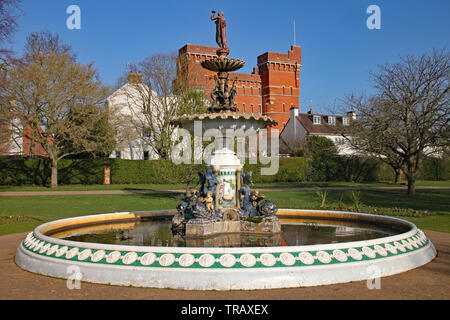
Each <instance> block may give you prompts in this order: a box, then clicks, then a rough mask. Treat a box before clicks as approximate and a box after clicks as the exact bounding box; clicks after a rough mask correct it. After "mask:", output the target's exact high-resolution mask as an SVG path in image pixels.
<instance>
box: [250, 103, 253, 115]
mask: <svg viewBox="0 0 450 320" xmlns="http://www.w3.org/2000/svg"><path fill="white" fill-rule="evenodd" d="M250 108H251V110H252V113H253V104H251V105H250Z"/></svg>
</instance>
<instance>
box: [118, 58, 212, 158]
mask: <svg viewBox="0 0 450 320" xmlns="http://www.w3.org/2000/svg"><path fill="white" fill-rule="evenodd" d="M179 63H180V61H179V60H177V57H176V55H174V54H156V55H151V56H149V57H147V58H145V59H144V60H142V61H141V62H139V63H137V64H135V65H129V66H128V70H127V75H128V78H129V79H128V83H127V84H126V85H125V86H122V88H121V89H120V90H123V93H124V94H125V96H126V99H125V100H126V105H127V110H124V112H123V122H124V123H128V125H125V126H124V128H127V131H126V132H127V133H128V134H127V135H126V137H125V136H124V138H125V140H130V141H132V140H137V139H142V140H143V141H144V143H145V144H146V145H148V146H150V147H151V148H152V149H153V150H154V151H155V153H156V154H157V155H158V156H159V157H160V158H162V159H169V158H170V152H171V149H172V146H173V142H172V133H173V131H174V129H175V127H174V126H173V125H172V124H171V121H172V120H173V119H174V118H175V117H176V116H179V115H182V114H185V113H198V112H200V113H202V112H206V110H207V107H206V100H205V99H204V96H203V92H201V91H199V90H195V89H192V88H189V86H188V85H187V82H186V81H187V79H185V78H183V77H179V74H178V68H179ZM137 70H139V71H137ZM130 74H131V77H130ZM125 79H126V77H124V76H122V77H121V79H119V81H118V82H119V84H123V83H124V82H125ZM119 107H120V106H119ZM130 126H131V127H133V130H130ZM127 137H128V138H127Z"/></svg>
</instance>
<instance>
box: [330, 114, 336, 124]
mask: <svg viewBox="0 0 450 320" xmlns="http://www.w3.org/2000/svg"><path fill="white" fill-rule="evenodd" d="M328 124H329V125H332V126H334V125H336V117H334V116H329V117H328Z"/></svg>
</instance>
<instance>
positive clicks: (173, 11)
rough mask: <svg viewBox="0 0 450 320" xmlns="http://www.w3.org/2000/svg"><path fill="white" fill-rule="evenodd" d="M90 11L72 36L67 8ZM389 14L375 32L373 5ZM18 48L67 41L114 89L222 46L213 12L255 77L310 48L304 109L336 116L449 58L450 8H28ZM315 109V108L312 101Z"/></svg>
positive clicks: (399, 0) (32, 4)
mask: <svg viewBox="0 0 450 320" xmlns="http://www.w3.org/2000/svg"><path fill="white" fill-rule="evenodd" d="M72 4H76V5H78V6H79V7H80V8H81V30H68V29H67V27H66V20H67V18H68V17H69V15H68V14H66V9H67V7H68V6H69V5H72ZM372 4H375V5H378V6H379V7H380V9H381V29H380V30H369V29H368V28H367V27H366V20H367V18H368V17H369V14H367V13H366V9H367V7H368V6H369V5H372ZM21 8H22V10H23V11H24V15H23V16H22V17H21V18H20V19H19V31H18V32H17V33H16V34H15V35H14V37H13V42H12V47H13V49H14V50H15V51H16V53H18V54H20V53H21V52H22V50H23V46H24V43H25V38H26V36H27V35H28V34H29V33H30V32H34V31H41V30H49V31H51V32H55V33H58V34H59V35H60V36H61V38H62V39H63V41H64V42H65V43H66V44H69V45H71V46H72V48H73V50H74V52H75V53H76V54H77V56H78V60H79V61H81V62H83V63H87V62H91V61H94V62H95V66H96V67H97V69H98V70H99V73H100V75H101V78H102V80H103V81H104V82H105V83H107V84H110V85H114V84H115V83H116V80H117V78H118V77H119V76H120V74H121V73H122V72H123V71H124V69H125V66H126V64H127V63H128V62H138V61H140V60H142V59H143V58H145V57H146V56H148V55H152V54H156V53H168V52H176V51H177V50H178V49H179V48H181V47H182V46H183V45H184V44H186V43H193V44H202V45H210V46H216V43H215V25H214V23H213V22H211V21H210V20H209V16H210V14H211V10H212V9H215V10H216V11H220V10H222V11H224V16H225V18H226V19H227V41H228V45H229V46H230V48H231V54H230V57H235V58H240V59H243V60H245V61H246V66H245V68H244V69H243V70H242V71H243V72H251V70H252V68H253V67H255V66H256V58H257V56H258V55H260V54H262V53H264V52H266V51H272V52H283V53H287V51H288V50H289V48H290V46H291V45H292V44H293V41H294V40H293V39H294V31H293V23H294V20H295V22H296V43H297V45H299V46H301V47H302V54H303V63H302V64H303V67H302V71H301V93H300V110H301V112H306V111H307V110H308V109H309V107H310V106H313V108H314V109H315V110H317V111H318V112H326V111H327V110H329V109H330V108H332V106H333V104H334V102H335V101H339V99H342V98H343V97H344V95H346V94H349V93H352V92H358V93H361V92H363V91H365V92H370V90H371V85H370V83H369V81H368V80H369V79H368V75H369V72H371V71H372V72H373V71H377V68H378V66H379V65H380V64H384V63H388V62H396V61H398V59H399V57H400V56H404V55H407V54H412V55H418V54H422V53H425V52H430V51H431V50H432V49H433V48H438V49H440V48H444V47H445V48H447V49H449V39H450V1H448V0H442V1H440V0H431V1H423V0H387V1H376V0H371V1H365V0H342V1H332V0H329V1H328V0H319V1H313V0H291V1H283V0H278V1H261V0H259V1H254V0H244V1H234V0H228V1H216V0H209V1H204V0H194V1H172V0H164V1H154V0H128V1H116V0H114V1H111V0H109V1H108V0H70V1H68V0H23V3H22V5H21ZM311 101H312V102H311Z"/></svg>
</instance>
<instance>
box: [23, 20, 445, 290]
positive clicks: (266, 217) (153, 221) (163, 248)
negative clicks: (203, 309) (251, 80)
mask: <svg viewBox="0 0 450 320" xmlns="http://www.w3.org/2000/svg"><path fill="white" fill-rule="evenodd" d="M214 14H215V13H214V12H213V15H212V16H211V19H212V20H215V21H216V24H217V31H216V36H217V37H216V40H217V43H218V44H219V47H220V48H219V50H218V52H217V55H218V57H217V58H215V59H213V60H210V61H205V62H204V63H203V64H202V65H203V67H205V68H206V69H208V70H213V71H215V72H217V78H216V88H215V90H214V91H213V93H212V94H211V98H212V101H213V102H212V104H211V107H210V109H209V113H206V114H196V115H185V116H182V117H179V118H178V119H175V121H174V123H175V124H177V125H178V126H180V127H183V128H187V129H188V130H189V131H191V132H193V131H195V130H194V129H193V128H194V122H195V121H197V120H202V123H203V130H206V129H208V128H216V129H219V130H220V131H222V132H223V133H226V131H227V130H229V129H235V130H236V129H255V131H257V130H260V129H263V128H265V127H268V126H270V125H273V124H274V123H275V121H274V120H272V119H270V118H269V117H265V116H261V115H259V114H244V113H239V112H237V111H236V107H235V105H234V97H235V95H236V93H235V91H234V90H235V89H234V84H233V85H232V86H231V88H230V87H229V78H228V76H229V72H231V71H234V70H238V69H239V68H241V67H242V66H243V65H244V63H243V62H242V61H240V60H237V59H228V54H229V48H228V45H227V43H226V37H225V20H224V18H223V14H222V13H220V14H219V15H218V16H217V17H215V16H214ZM250 131H251V130H250ZM230 140H231V139H225V142H224V144H223V146H221V147H220V148H218V150H216V151H215V153H214V155H213V157H212V158H211V160H210V161H209V162H208V168H207V171H206V172H205V173H200V174H199V176H200V179H199V180H200V181H199V183H198V190H193V191H191V192H188V194H187V195H186V197H185V198H184V199H183V200H182V201H181V202H180V204H179V205H178V208H177V210H176V212H175V210H150V211H141V212H116V213H109V214H96V215H91V216H79V217H72V218H66V219H61V220H57V221H51V222H47V223H45V224H43V225H40V226H38V227H37V228H36V229H34V230H33V231H32V232H30V233H29V234H28V235H27V236H26V238H25V239H24V240H23V241H22V242H21V243H20V245H19V246H18V248H17V251H16V255H15V262H16V264H17V265H18V266H19V267H21V268H23V269H24V270H27V271H30V272H34V273H38V274H42V275H47V276H51V277H56V278H63V279H71V278H72V277H73V275H72V274H71V273H70V270H71V268H79V272H78V273H77V277H78V276H80V277H81V280H82V281H86V282H92V283H101V284H108V285H120V286H136V287H152V288H173V289H187V290H255V289H275V288H290V287H304V286H318V285H328V284H336V283H345V282H350V281H362V280H368V279H373V276H374V273H373V270H376V271H377V272H378V271H379V272H378V274H377V277H385V276H391V275H395V274H398V273H401V272H405V271H408V270H411V269H414V268H417V267H420V266H422V265H424V264H426V263H428V262H430V261H431V260H433V259H434V257H435V256H436V250H435V248H434V246H433V244H432V242H431V241H430V240H429V239H428V238H427V237H426V235H425V233H424V232H422V231H421V230H419V229H418V228H417V227H416V226H415V225H414V224H412V223H411V222H408V221H405V220H401V219H397V218H393V217H385V216H380V215H371V214H364V213H354V212H342V211H323V210H304V209H279V210H278V211H277V209H276V208H275V206H274V205H273V203H272V202H271V201H268V200H264V196H263V195H260V194H259V193H258V192H257V191H252V190H251V189H250V187H249V185H250V184H251V173H247V174H244V173H243V172H242V164H241V162H240V160H239V158H238V157H236V155H235V153H234V152H233V151H232V149H231V148H230V147H229V144H227V143H228V142H231V141H230ZM275 213H277V216H275ZM280 222H281V225H282V226H283V229H281V227H280ZM311 222H313V223H315V224H316V225H315V227H314V228H313V229H309V227H308V225H310V224H311ZM170 228H171V229H172V231H171V230H170ZM280 229H281V230H280ZM320 230H322V231H320ZM330 230H335V231H333V232H331V233H330ZM280 231H281V232H280ZM173 232H174V233H173ZM220 233H222V235H221V236H216V237H206V236H209V235H214V234H220ZM242 233H247V234H242ZM255 233H258V235H256V236H255ZM175 237H184V240H186V241H178V239H175ZM221 237H222V238H223V241H222V242H220V241H215V240H217V239H218V238H221ZM242 238H246V240H245V241H242ZM257 238H258V239H257ZM93 239H94V240H93ZM100 239H101V241H100ZM149 239H156V240H157V242H150V240H149ZM106 240H107V241H106ZM169 240H170V241H169ZM103 241H105V242H103ZM72 279H73V278H72ZM77 279H78V278H77Z"/></svg>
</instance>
